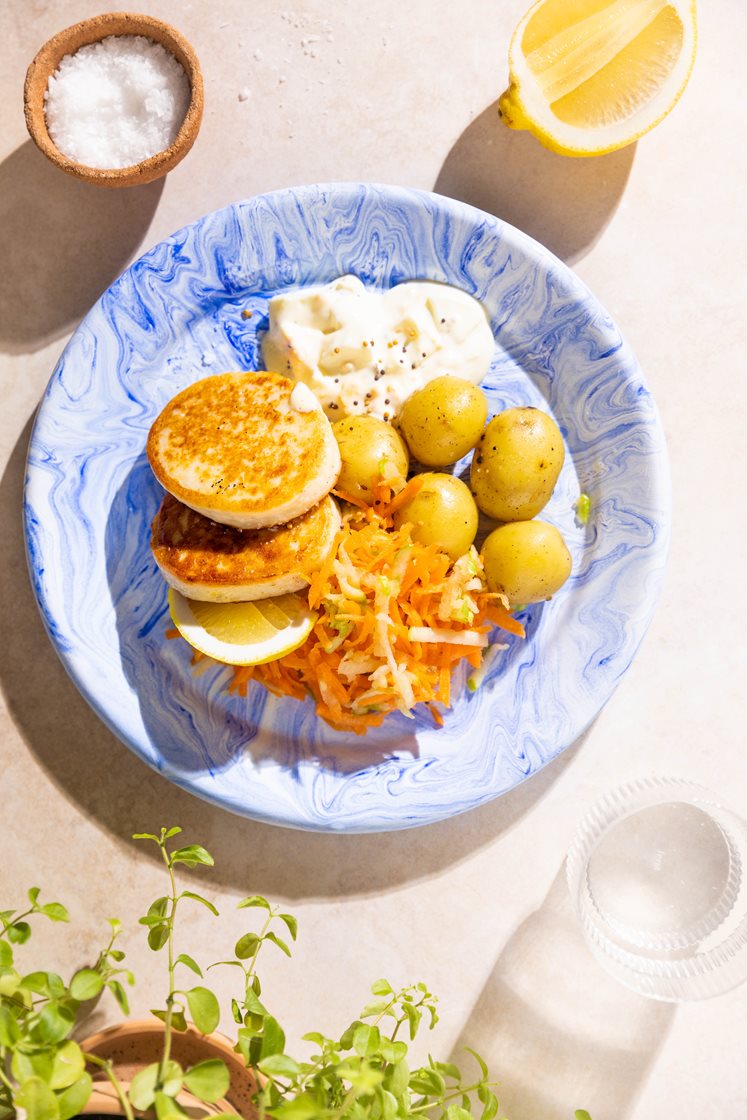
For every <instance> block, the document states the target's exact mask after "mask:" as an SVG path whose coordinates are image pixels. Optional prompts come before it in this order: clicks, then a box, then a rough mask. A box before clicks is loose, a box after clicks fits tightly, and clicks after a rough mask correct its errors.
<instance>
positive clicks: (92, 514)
mask: <svg viewBox="0 0 747 1120" xmlns="http://www.w3.org/2000/svg"><path fill="white" fill-rule="evenodd" d="M346 272H352V273H355V274H357V275H358V276H360V277H361V279H363V280H364V282H366V283H369V284H372V285H379V286H383V287H387V286H389V285H392V284H395V283H398V282H399V281H402V280H410V279H416V278H420V279H429V280H441V281H446V282H447V283H449V284H454V285H456V286H458V287H460V288H463V289H465V290H466V291H468V292H470V293H472V294H473V295H475V296H476V297H477V298H478V299H479V300H481V301H482V303H483V304H484V306H485V307H486V309H487V311H488V314H489V316H490V319H491V322H492V326H493V331H494V334H495V338H496V353H495V360H494V362H493V365H492V367H491V370H490V373H489V375H488V377H487V379H486V381H485V383H484V386H483V387H484V388H485V390H486V391H487V393H488V396H489V398H490V402H491V409H492V410H497V409H500V408H503V407H506V406H509V405H518V404H535V405H539V406H540V407H542V408H544V409H546V410H548V411H550V412H551V413H552V414H553V415H554V416H555V419H556V420H557V422H558V424H559V425H560V428H561V430H562V432H563V435H564V438H565V440H566V448H567V456H566V464H565V467H564V468H563V472H562V474H561V477H560V480H559V483H558V486H557V487H556V490H555V493H554V495H553V498H552V500H551V502H550V505H549V506H548V507H547V509H546V510H545V512H544V513H543V515H542V516H543V517H545V518H546V519H547V520H550V521H552V522H554V523H555V524H557V525H558V527H559V528H560V529H561V531H562V532H563V534H564V536H565V538H566V540H567V542H568V545H569V547H570V549H571V552H572V554H573V575H572V577H571V579H570V581H569V582H568V583H567V584H566V586H565V587H564V588H563V590H562V591H561V592H560V593H559V594H558V595H557V596H555V598H554V599H552V600H551V601H550V602H549V603H546V604H543V605H542V606H538V607H533V608H532V609H531V610H530V611H529V612H527V615H526V618H525V622H526V625H527V638H526V640H525V641H524V642H521V641H518V640H512V641H511V643H510V646H509V648H508V649H507V650H506V651H505V653H504V654H502V655H501V656H500V658H499V659H498V660H497V661H496V662H495V663H494V667H493V670H492V672H491V673H490V675H489V677H488V679H487V681H486V683H485V684H484V685H483V687H481V689H480V690H479V691H478V692H477V693H475V694H469V693H467V691H466V689H463V690H461V698H460V699H459V701H458V702H457V703H456V705H455V707H454V708H453V710H452V711H451V712H450V713H449V714H448V715H447V717H446V723H445V726H444V727H443V728H442V729H436V728H434V727H433V725H432V722H431V719H430V716H428V715H427V714H426V715H424V716H416V717H415V718H414V719H407V718H405V717H404V716H399V715H395V716H392V717H389V718H388V719H387V720H386V721H385V724H384V726H383V727H382V728H381V729H378V730H377V731H373V732H370V733H369V734H368V735H367V736H366V737H365V738H356V737H355V736H349V735H344V734H341V733H338V732H334V731H332V730H330V728H329V727H327V726H326V725H325V724H324V723H322V722H321V721H319V720H317V719H316V717H315V715H314V711H313V707H312V705H311V704H310V703H305V704H301V703H298V702H297V701H295V700H291V699H283V700H278V699H275V698H273V697H271V696H269V695H268V694H267V693H266V692H265V691H264V690H263V689H262V688H261V687H259V686H252V690H251V692H250V695H249V696H248V697H247V698H246V699H241V698H239V697H236V696H231V695H229V694H228V693H227V692H226V690H225V684H226V680H227V674H228V671H227V670H225V669H220V668H213V669H210V670H208V671H206V672H204V673H203V674H201V675H197V676H196V675H195V674H194V673H193V671H192V669H191V668H190V652H189V648H188V647H187V645H186V643H184V642H181V641H169V640H167V639H166V637H165V632H166V629H167V626H168V625H169V618H168V610H167V603H166V588H165V585H164V582H163V580H162V578H161V576H160V575H159V573H158V571H157V569H156V566H155V564H154V562H153V560H152V559H151V554H150V550H149V544H148V542H149V535H150V522H151V519H152V517H153V515H154V514H155V512H156V509H157V508H158V505H159V503H160V499H161V492H160V489H159V486H158V484H157V483H156V481H155V479H154V478H153V476H152V474H151V472H150V469H149V467H148V463H147V460H146V457H145V441H146V436H147V433H148V429H149V427H150V425H151V423H152V421H153V420H154V419H155V417H156V416H157V415H158V413H159V411H160V410H161V408H162V407H163V406H164V405H165V404H166V402H167V401H168V400H169V399H170V398H171V397H172V396H173V395H174V394H175V393H176V392H178V391H179V390H180V389H182V388H183V387H184V386H185V385H187V384H188V383H189V382H191V381H194V380H196V379H197V378H200V377H204V376H206V375H208V374H211V373H219V372H222V371H224V370H231V369H250V368H256V367H258V366H259V364H260V351H259V343H258V335H261V330H262V327H263V326H264V325H265V323H266V311H267V302H268V299H269V297H270V296H271V295H273V294H274V293H275V292H277V291H278V290H280V289H283V288H285V287H288V286H291V285H303V284H310V283H315V282H321V281H328V280H332V279H334V278H335V277H337V276H339V275H341V274H343V273H346ZM242 311H251V312H252V315H251V317H250V318H245V317H243V316H242ZM581 490H584V491H587V492H588V493H589V494H590V495H591V518H590V520H589V522H588V524H587V525H586V526H585V527H579V526H577V525H576V524H575V521H574V512H573V504H574V502H575V501H576V499H577V497H578V494H579V491H581ZM25 518H26V539H27V548H28V558H29V565H30V570H31V575H32V579H33V583H34V588H35V591H36V595H37V597H38V600H39V603H40V606H41V610H42V613H43V616H44V619H45V622H46V626H47V629H48V631H49V635H50V637H51V639H52V641H53V643H54V645H55V646H56V648H57V650H58V652H59V654H60V656H61V658H62V660H63V662H64V664H65V666H66V668H67V669H68V671H69V673H70V675H71V676H72V678H73V680H74V681H75V683H76V684H77V686H78V688H79V689H80V690H81V692H82V693H83V695H84V696H85V697H86V699H87V700H88V701H89V703H90V704H91V705H92V706H93V708H94V709H95V710H96V712H97V713H98V714H99V716H100V717H101V718H102V719H103V720H104V722H105V723H106V724H107V725H108V726H109V727H110V728H111V730H112V731H113V732H114V733H115V734H116V735H118V736H119V737H120V739H122V741H123V742H124V743H126V744H127V746H129V747H130V748H131V749H132V750H134V751H135V752H136V753H137V754H138V755H139V756H140V757H141V758H142V759H144V760H145V761H146V762H147V763H149V764H150V765H151V766H153V767H154V768H155V769H157V770H158V771H160V772H161V773H162V774H164V775H165V776H166V777H168V778H170V779H171V780H172V781H174V782H176V783H177V784H178V785H180V786H183V787H184V788H186V789H189V790H191V791H192V792H194V793H196V794H198V795H199V796H201V797H204V798H206V799H208V800H210V801H213V802H216V803H217V804H219V805H222V806H224V807H225V808H227V809H230V810H233V811H234V812H237V813H241V814H244V815H246V816H249V817H254V818H256V819H258V820H263V821H271V822H273V823H274V824H283V825H289V826H294V827H298V828H307V829H318V830H330V831H332V830H340V831H350V832H365V831H380V830H386V829H397V828H406V827H409V826H412V825H420V824H426V823H428V822H432V821H436V820H440V819H442V818H444V817H449V816H451V815H453V814H455V813H460V812H462V811H464V810H466V809H469V808H471V807H473V806H475V805H478V804H480V803H481V802H484V801H487V800H489V799H490V798H493V797H495V796H497V795H498V794H501V793H504V792H505V791H506V790H509V789H511V788H512V787H514V786H516V785H517V784H518V783H519V782H521V781H523V780H524V779H525V778H527V777H528V776H529V775H530V774H533V773H535V772H536V771H537V770H539V769H540V768H541V767H542V766H544V765H545V764H546V763H547V762H549V761H550V759H552V758H553V757H555V756H556V755H557V754H558V753H559V752H560V751H562V750H563V748H564V747H566V746H568V744H570V743H571V742H572V741H573V740H574V739H575V738H576V737H577V736H578V735H579V733H580V732H581V731H582V730H583V729H584V728H585V727H586V726H587V724H588V723H589V722H590V721H591V719H592V718H593V717H594V716H595V714H596V713H597V712H598V711H599V709H600V708H601V707H602V705H603V704H604V703H605V701H606V700H607V699H608V698H609V696H610V694H611V693H612V691H613V689H614V688H615V686H616V685H617V683H618V682H619V680H620V678H621V677H622V675H623V673H624V672H625V670H626V669H627V668H628V666H629V664H630V661H631V659H632V657H633V655H634V653H635V651H636V648H637V646H638V644H639V642H640V640H641V638H642V636H643V634H644V631H645V629H646V627H647V625H648V622H649V620H650V618H651V615H652V612H653V609H654V604H655V600H656V597H657V593H658V590H659V585H660V581H661V576H662V570H663V566H664V561H665V555H666V551H667V541H668V535H669V482H668V468H667V460H666V452H665V447H664V439H663V435H662V431H661V428H660V425H659V420H658V417H657V412H656V407H655V405H654V402H653V400H652V398H651V395H650V393H649V391H648V389H647V387H646V384H645V382H644V380H643V377H642V375H641V371H640V369H639V367H638V365H637V362H636V360H635V357H634V356H633V354H632V353H631V351H630V349H629V348H628V346H627V345H626V343H625V342H624V341H623V339H622V338H621V336H620V333H619V331H618V329H617V327H616V326H615V324H614V323H613V322H612V320H611V319H610V317H609V316H608V315H607V313H606V312H605V311H604V310H603V308H601V307H600V306H599V304H598V303H597V302H596V300H595V299H594V298H593V297H592V296H591V295H590V294H589V292H588V291H587V289H586V288H585V287H584V286H583V285H582V284H581V283H580V281H579V280H578V279H577V278H576V277H575V276H574V275H573V273H571V272H570V271H569V270H568V269H567V268H566V267H565V266H564V265H563V264H562V263H561V262H560V261H558V260H557V259H556V258H555V257H553V256H552V255H551V254H550V253H549V252H547V251H546V250H545V249H543V248H542V247H541V246H540V245H538V244H537V243H536V242H534V241H532V240H531V239H530V238H528V237H526V236H525V235H524V234H522V233H519V232H518V231H517V230H515V229H513V228H512V227H511V226H508V225H506V224H504V223H502V222H500V221H498V220H497V219H496V218H494V217H491V216H489V215H487V214H483V213H481V212H480V211H478V210H475V209H472V208H471V207H469V206H465V205H462V204H461V203H458V202H454V201H452V200H450V199H446V198H441V197H438V196H436V195H432V194H427V193H424V192H420V191H413V190H404V189H400V188H392V187H379V186H369V185H360V184H337V185H327V186H311V187H304V188H300V189H292V190H284V191H279V192H277V193H274V194H270V195H265V196H260V197H257V198H253V199H249V200H247V201H245V202H239V203H236V204H235V205H234V206H229V207H227V208H226V209H225V210H220V211H217V212H216V213H213V214H208V215H207V216H206V217H205V218H202V219H201V220H200V221H197V222H195V223H194V224H193V225H190V226H187V227H186V228H185V229H183V230H181V231H180V232H178V233H176V234H174V235H173V237H170V238H169V239H168V240H166V241H163V242H162V243H161V244H159V245H156V246H155V248H153V249H151V251H150V252H148V253H146V254H145V256H143V257H141V258H140V260H138V261H137V262H136V263H135V264H134V265H133V266H132V267H131V268H130V269H128V270H127V272H125V273H124V275H123V276H122V277H121V278H120V279H119V280H118V281H117V282H116V283H115V284H113V285H112V286H111V288H109V290H108V291H106V292H105V293H104V295H103V296H102V298H101V299H100V300H99V302H98V303H97V304H96V305H95V306H94V307H93V308H92V310H91V311H90V312H89V314H88V315H87V316H86V318H85V319H84V320H83V322H82V324H81V325H80V327H79V328H78V330H77V331H76V332H75V334H74V335H73V337H72V339H71V340H70V343H69V344H68V346H67V347H66V349H65V351H64V353H63V355H62V357H61V358H60V361H59V363H58V365H57V368H56V369H55V371H54V374H53V375H52V379H51V381H50V384H49V387H48V389H47V392H46V395H45V397H44V401H43V403H42V406H41V409H40V411H39V415H38V419H37V422H36V426H35V428H34V432H33V436H32V439H31V445H30V451H29V463H28V482H27V490H26V504H25Z"/></svg>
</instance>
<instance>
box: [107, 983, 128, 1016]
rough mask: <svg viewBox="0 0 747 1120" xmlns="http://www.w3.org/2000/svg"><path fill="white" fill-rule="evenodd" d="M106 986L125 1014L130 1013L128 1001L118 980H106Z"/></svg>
mask: <svg viewBox="0 0 747 1120" xmlns="http://www.w3.org/2000/svg"><path fill="white" fill-rule="evenodd" d="M106 986H107V988H108V989H109V991H110V992H111V994H112V995H113V996H114V998H115V1000H116V1001H117V1005H118V1006H119V1008H120V1010H121V1011H123V1012H124V1014H125V1015H129V1014H130V1001H129V1000H128V999H127V993H126V992H125V990H124V988H123V987H122V985H121V984H120V982H119V980H107V982H106Z"/></svg>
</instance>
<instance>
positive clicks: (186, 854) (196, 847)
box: [169, 844, 215, 867]
mask: <svg viewBox="0 0 747 1120" xmlns="http://www.w3.org/2000/svg"><path fill="white" fill-rule="evenodd" d="M169 862H170V863H171V864H172V865H173V864H175V863H184V864H186V865H187V867H197V866H198V864H203V865H204V866H205V867H212V866H213V865H214V863H215V860H214V859H213V857H212V856H211V855H210V852H208V851H206V849H205V848H203V847H202V846H201V845H200V844H188V845H187V846H186V847H185V848H177V849H176V851H175V852H172V853H171V855H170V856H169Z"/></svg>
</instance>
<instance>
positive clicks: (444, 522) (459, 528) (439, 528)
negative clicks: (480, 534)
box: [394, 471, 478, 560]
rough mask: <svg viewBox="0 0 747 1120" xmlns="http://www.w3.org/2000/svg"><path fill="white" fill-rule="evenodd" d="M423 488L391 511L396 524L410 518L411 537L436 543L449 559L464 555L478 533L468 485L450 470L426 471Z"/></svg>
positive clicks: (401, 523) (476, 515) (474, 507)
mask: <svg viewBox="0 0 747 1120" xmlns="http://www.w3.org/2000/svg"><path fill="white" fill-rule="evenodd" d="M420 477H421V478H422V479H423V486H422V489H421V490H419V491H418V493H417V494H416V495H415V497H414V498H411V499H410V501H409V502H407V503H406V504H405V505H403V506H401V507H400V508H399V509H398V510H397V512H396V513H395V515H394V524H395V525H396V527H397V528H399V527H400V525H403V524H404V523H405V522H406V521H409V522H410V523H411V524H412V526H413V530H412V536H413V540H416V541H419V542H420V543H421V544H426V545H428V544H436V545H438V546H439V548H442V549H443V550H444V552H447V553H448V554H449V556H450V557H451V559H452V560H458V559H459V557H460V556H464V554H465V552H467V550H468V549H469V547H470V545H471V544H472V542H473V541H474V539H475V534H476V533H477V522H478V513H477V506H476V505H475V501H474V498H473V497H472V495H471V494H470V492H469V487H468V486H465V484H464V483H463V482H462V481H461V479H459V478H454V476H453V475H451V474H440V473H437V472H435V471H429V472H427V473H426V474H423V475H421V476H420Z"/></svg>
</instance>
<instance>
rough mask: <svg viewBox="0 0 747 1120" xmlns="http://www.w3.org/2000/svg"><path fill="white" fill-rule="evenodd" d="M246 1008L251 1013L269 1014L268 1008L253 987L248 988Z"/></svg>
mask: <svg viewBox="0 0 747 1120" xmlns="http://www.w3.org/2000/svg"><path fill="white" fill-rule="evenodd" d="M244 1008H245V1010H246V1011H248V1012H249V1013H250V1014H251V1015H259V1016H264V1015H266V1014H267V1008H266V1007H265V1005H264V1004H263V1003H261V1002H260V1000H259V999H258V998H257V996H256V995H255V993H254V991H253V989H252V988H247V990H246V994H245V996H244Z"/></svg>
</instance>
